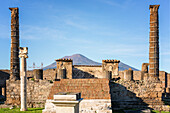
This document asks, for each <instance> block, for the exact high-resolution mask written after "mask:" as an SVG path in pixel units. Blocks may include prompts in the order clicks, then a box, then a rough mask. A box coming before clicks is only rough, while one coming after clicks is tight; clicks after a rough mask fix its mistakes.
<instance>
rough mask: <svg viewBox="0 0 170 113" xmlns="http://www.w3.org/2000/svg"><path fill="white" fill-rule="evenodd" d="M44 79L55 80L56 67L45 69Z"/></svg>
mask: <svg viewBox="0 0 170 113" xmlns="http://www.w3.org/2000/svg"><path fill="white" fill-rule="evenodd" d="M43 79H44V80H55V79H56V69H46V70H44V71H43Z"/></svg>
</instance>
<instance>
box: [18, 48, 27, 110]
mask: <svg viewBox="0 0 170 113" xmlns="http://www.w3.org/2000/svg"><path fill="white" fill-rule="evenodd" d="M27 54H28V48H27V47H20V52H19V57H20V58H21V66H20V67H21V69H20V78H21V109H20V111H26V110H27V74H26V67H27V66H26V58H28V56H27Z"/></svg>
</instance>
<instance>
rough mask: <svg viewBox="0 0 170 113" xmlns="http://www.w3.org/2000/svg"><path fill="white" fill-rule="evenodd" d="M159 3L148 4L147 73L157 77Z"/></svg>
mask: <svg viewBox="0 0 170 113" xmlns="http://www.w3.org/2000/svg"><path fill="white" fill-rule="evenodd" d="M159 6H160V5H150V7H149V9H150V35H149V36H150V39H149V75H150V77H153V78H155V79H158V77H159V18H158V9H159Z"/></svg>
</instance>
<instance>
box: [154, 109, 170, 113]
mask: <svg viewBox="0 0 170 113" xmlns="http://www.w3.org/2000/svg"><path fill="white" fill-rule="evenodd" d="M152 113H159V111H156V110H152ZM161 113H170V112H166V111H161Z"/></svg>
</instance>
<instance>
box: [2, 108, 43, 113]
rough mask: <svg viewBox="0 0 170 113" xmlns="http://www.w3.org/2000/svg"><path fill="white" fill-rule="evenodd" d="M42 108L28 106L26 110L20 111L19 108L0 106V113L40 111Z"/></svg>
mask: <svg viewBox="0 0 170 113" xmlns="http://www.w3.org/2000/svg"><path fill="white" fill-rule="evenodd" d="M43 109H44V108H28V110H27V111H20V108H14V109H9V108H1V109H0V113H42V110H43Z"/></svg>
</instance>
